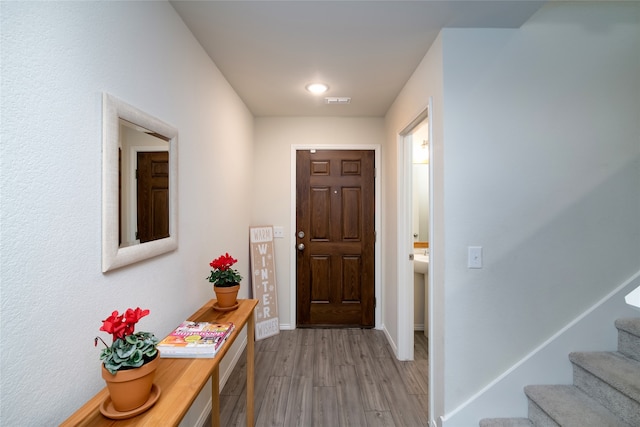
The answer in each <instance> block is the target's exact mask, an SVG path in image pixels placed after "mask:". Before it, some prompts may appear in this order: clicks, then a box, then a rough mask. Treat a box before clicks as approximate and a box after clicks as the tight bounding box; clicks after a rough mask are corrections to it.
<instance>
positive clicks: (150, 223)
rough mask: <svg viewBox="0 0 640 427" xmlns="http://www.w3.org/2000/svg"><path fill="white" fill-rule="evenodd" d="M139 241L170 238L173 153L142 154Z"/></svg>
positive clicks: (139, 186) (139, 171)
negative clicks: (171, 161) (170, 172)
mask: <svg viewBox="0 0 640 427" xmlns="http://www.w3.org/2000/svg"><path fill="white" fill-rule="evenodd" d="M137 161H138V166H137V171H136V178H137V183H138V185H137V187H138V188H137V190H138V197H137V199H138V203H137V204H138V235H137V237H138V239H140V243H144V242H149V241H151V240H157V239H164V238H165V237H169V152H167V151H158V152H138V159H137Z"/></svg>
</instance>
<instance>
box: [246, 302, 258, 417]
mask: <svg viewBox="0 0 640 427" xmlns="http://www.w3.org/2000/svg"><path fill="white" fill-rule="evenodd" d="M255 326H256V321H255V318H254V313H253V311H252V312H251V315H250V316H249V321H248V322H247V427H253V388H254V375H255V372H254V351H255Z"/></svg>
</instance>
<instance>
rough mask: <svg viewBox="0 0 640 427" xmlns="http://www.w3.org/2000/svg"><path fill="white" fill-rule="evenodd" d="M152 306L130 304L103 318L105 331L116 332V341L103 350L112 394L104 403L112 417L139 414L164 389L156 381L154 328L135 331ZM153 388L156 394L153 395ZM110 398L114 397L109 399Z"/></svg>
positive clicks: (105, 412) (105, 374)
mask: <svg viewBox="0 0 640 427" xmlns="http://www.w3.org/2000/svg"><path fill="white" fill-rule="evenodd" d="M147 314H149V310H142V309H140V307H137V308H135V309H132V308H129V309H127V311H125V312H124V313H122V314H118V312H117V311H114V312H113V313H111V316H109V317H107V318H106V319H105V320H103V321H102V327H101V328H100V330H101V331H104V332H107V333H109V334H111V335H112V337H113V342H112V344H111V345H107V344H106V343H105V342H104V340H103V339H102V338H100V337H96V338H95V340H94V345H97V344H98V340H100V341H102V343H103V344H104V346H105V348H103V349H102V351H101V352H100V360H102V362H103V363H102V378H103V379H104V380H105V381H106V383H107V388H108V389H109V397H110V399H107V401H105V403H104V404H103V405H102V406H101V407H100V410H101V412H102V413H103V415H105V416H107V417H109V418H116V419H120V418H127V417H129V416H134V415H138V414H139V413H141V412H144V411H145V410H147V409H148V408H150V407H151V406H152V405H153V404H154V403H155V402H156V400H157V399H158V397H159V396H160V390H159V388H157V387H156V386H154V385H153V379H154V377H155V371H156V368H157V366H158V363H159V361H160V357H159V354H158V349H157V348H156V345H157V344H158V341H159V340H158V339H157V338H156V337H155V336H154V335H153V334H152V333H150V332H135V324H136V323H138V320H140V319H141V318H142V317H144V316H146V315H147ZM152 391H155V392H154V393H153V396H151V394H152ZM109 400H110V401H109Z"/></svg>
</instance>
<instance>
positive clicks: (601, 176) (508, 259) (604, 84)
mask: <svg viewBox="0 0 640 427" xmlns="http://www.w3.org/2000/svg"><path fill="white" fill-rule="evenodd" d="M639 7H640V5H638V3H632V4H628V3H627V4H623V3H611V2H609V3H606V4H596V3H590V4H588V5H586V4H582V3H560V2H557V3H556V2H554V3H551V4H548V5H546V6H545V7H543V8H542V9H541V10H540V11H539V12H538V13H537V14H536V15H535V16H534V17H533V18H532V19H531V20H530V21H529V22H527V23H526V24H525V25H524V26H523V27H522V28H520V29H516V30H496V29H445V30H443V31H442V32H441V34H440V36H439V39H438V40H436V42H435V43H434V45H433V46H432V47H431V48H430V50H429V52H428V53H427V55H426V56H425V58H424V60H423V61H422V63H421V65H420V66H419V67H418V69H417V70H416V72H415V73H414V74H413V76H412V77H411V79H410V80H409V82H408V83H407V85H406V86H405V88H404V89H403V90H402V92H401V93H400V95H399V96H398V98H397V99H396V101H395V103H394V105H393V107H392V108H391V110H390V111H389V113H388V114H387V117H386V123H387V140H388V141H394V142H397V141H398V139H397V134H398V132H399V131H400V130H401V129H403V127H404V126H406V124H408V123H410V122H411V120H412V119H413V118H415V116H416V115H417V114H418V113H419V112H420V111H421V110H422V109H423V108H424V105H425V104H426V98H427V97H428V96H433V99H434V108H433V112H432V116H433V119H434V128H433V132H434V139H433V143H434V156H433V158H432V163H431V166H432V167H433V168H434V176H433V179H434V183H433V184H434V188H433V198H434V203H435V211H434V219H433V221H434V229H433V230H432V231H433V235H432V236H431V239H430V240H431V241H432V245H431V271H430V272H431V275H432V278H431V280H432V282H431V286H432V288H433V289H432V292H433V294H432V301H433V310H432V311H433V313H432V319H431V320H432V323H433V331H432V334H431V340H430V345H431V354H430V356H431V374H432V376H431V377H430V380H431V387H432V389H431V396H432V399H433V400H434V402H433V404H434V411H433V413H432V415H431V418H432V419H433V420H437V421H438V423H439V424H442V422H443V420H438V418H439V417H443V419H444V423H445V424H446V425H447V426H449V425H450V426H462V425H465V426H466V425H477V422H478V420H479V418H480V417H482V416H487V412H488V411H494V415H495V416H499V415H501V412H505V411H506V412H508V411H509V410H510V409H509V408H508V405H500V404H499V403H498V402H500V399H494V400H493V401H492V402H491V405H492V406H490V407H489V408H487V407H486V406H484V407H482V406H481V405H480V407H478V406H477V405H474V403H475V402H474V399H477V398H478V394H481V393H482V391H483V387H485V386H490V385H491V384H493V381H494V380H496V379H497V378H499V377H500V376H501V375H502V374H505V373H506V374H508V373H509V370H510V368H512V367H514V366H516V365H517V364H519V363H522V362H523V361H524V360H526V359H528V358H531V359H533V360H534V361H535V363H536V366H534V367H528V368H527V371H528V373H529V374H530V373H531V372H536V370H537V372H540V370H544V369H545V368H546V367H547V365H546V363H547V362H548V360H549V354H548V353H545V354H544V357H532V355H531V353H530V352H531V351H533V350H534V349H536V350H540V348H538V347H539V346H542V345H543V344H545V343H546V340H547V339H548V338H549V337H551V336H554V334H556V333H559V332H560V331H564V328H565V326H566V325H568V324H570V322H572V321H573V320H574V319H576V318H579V317H580V316H581V315H582V314H583V313H584V312H585V311H586V310H591V309H592V308H593V307H595V306H606V307H611V306H614V307H616V308H618V309H620V306H619V304H618V305H616V304H615V301H613V302H612V303H609V302H608V301H607V302H606V303H603V302H602V301H603V300H602V299H603V298H604V297H605V296H612V295H613V296H614V298H619V297H620V295H623V294H624V292H623V291H626V290H627V289H630V288H631V287H632V286H633V285H634V284H635V285H637V283H636V282H637V279H635V281H634V280H632V279H633V277H635V275H636V273H637V272H638V268H639V266H640V262H639V261H640V259H639V257H638V253H640V222H638V220H637V219H638V218H639V217H640V191H638V188H639V185H638V184H639V183H640V78H639V77H638V76H640V57H639V55H640V38H639V19H640V18H639V17H640V14H639ZM398 153H401V151H400V150H398V151H397V152H396V153H395V156H396V158H395V159H394V153H393V152H392V150H389V152H387V154H388V156H387V157H386V159H385V166H386V167H387V173H388V177H389V178H390V179H388V180H387V181H386V184H385V189H386V191H388V192H392V191H393V189H394V188H396V186H397V183H394V182H392V181H393V179H394V177H395V176H396V175H397V167H395V165H397V164H398ZM386 223H387V232H389V233H392V232H393V231H394V225H395V224H396V223H397V220H396V218H393V217H392V216H391V215H390V216H387V218H386ZM395 241H396V239H395V238H389V239H388V242H389V243H390V244H393V243H394V242H395ZM475 245H479V246H483V248H484V268H483V269H481V270H469V269H467V268H466V261H467V260H466V254H467V247H468V246H475ZM389 250H390V251H394V252H395V251H397V249H396V248H389ZM396 274H397V273H396V271H392V269H391V268H390V269H388V270H387V271H386V277H385V279H386V280H387V281H388V282H391V281H393V280H394V278H395V277H396ZM387 289H388V292H387V294H386V295H387V297H386V302H387V304H389V305H390V306H393V299H394V295H395V296H397V293H395V291H396V290H397V289H398V287H393V286H389V287H388V288H387ZM616 291H617V292H618V293H616ZM611 304H613V305H611ZM445 313H446V317H445ZM619 313H620V315H625V314H628V313H627V312H626V311H625V310H624V309H620V312H619ZM389 314H390V312H389ZM445 320H446V321H445ZM386 323H387V325H388V324H389V323H390V322H386ZM583 323H585V324H587V325H589V322H586V321H585V322H583ZM609 326H610V328H611V332H610V333H611V335H615V332H614V329H613V325H612V324H611V325H609ZM573 330H574V329H571V331H573ZM576 335H577V336H578V337H577V338H576ZM566 336H569V337H570V338H568V339H570V340H574V341H573V342H572V344H574V345H581V344H582V345H585V346H586V348H587V349H588V348H591V347H592V346H595V347H598V346H601V345H603V343H605V342H606V343H610V342H611V336H607V337H604V338H602V339H595V338H594V337H591V336H590V335H589V334H588V333H585V331H584V330H580V332H579V333H573V335H571V334H570V333H565V334H563V335H562V336H561V339H562V338H564V337H566ZM559 347H561V346H557V345H547V346H546V347H545V349H544V350H545V351H547V350H548V348H554V349H555V350H557V349H558V348H559ZM556 356H557V357H562V358H563V361H564V360H566V357H567V356H566V351H565V349H564V348H562V349H561V350H560V351H558V352H557V354H556ZM479 367H480V368H479ZM556 368H557V365H555V366H554V367H553V368H552V370H553V369H556ZM563 369H565V370H569V371H568V374H567V372H566V371H562V372H560V371H558V370H556V371H555V372H553V373H551V374H550V375H551V376H556V377H559V378H565V377H566V376H567V375H569V376H570V367H569V366H568V364H566V363H565V364H564V365H563ZM508 382H509V381H502V383H508ZM514 384H516V383H515V382H512V383H511V384H509V386H510V387H511V388H509V387H506V388H504V389H502V390H500V393H501V394H500V393H497V396H499V397H502V398H504V397H506V396H509V395H511V396H513V395H516V394H520V393H522V387H521V385H517V386H516V387H515V388H514V387H513V386H514ZM502 385H503V384H501V386H502ZM494 397H495V396H494ZM503 402H504V400H503ZM483 403H487V401H485V402H483ZM518 411H523V412H520V413H519V415H521V416H523V415H525V414H526V411H525V410H524V409H523V408H522V406H518ZM502 415H504V414H502Z"/></svg>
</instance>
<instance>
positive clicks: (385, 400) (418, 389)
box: [209, 329, 428, 427]
mask: <svg viewBox="0 0 640 427" xmlns="http://www.w3.org/2000/svg"><path fill="white" fill-rule="evenodd" d="M427 349H428V345H427V339H426V337H425V336H424V334H423V333H422V332H416V333H415V360H414V361H412V362H400V361H398V360H396V358H395V357H394V356H393V354H392V352H391V348H390V347H389V344H388V343H387V340H386V338H385V337H384V333H383V332H382V331H377V330H374V329H296V330H294V331H280V334H278V335H276V336H273V337H270V338H267V339H265V340H262V341H258V342H256V353H255V371H256V375H255V417H256V418H255V425H256V427H264V426H282V427H285V426H286V427H289V426H301V427H312V426H315V427H320V426H327V427H356V426H372V427H373V426H385V427H393V426H395V427H418V426H427V425H428V421H427V420H428V416H427V408H428V396H427V392H428V379H427V376H428V350H427ZM245 360H246V358H245V357H244V356H242V357H241V358H240V362H238V365H236V367H235V368H234V371H233V373H232V375H231V376H230V378H229V380H228V381H227V384H226V385H225V387H224V389H223V390H222V391H221V396H220V422H221V424H222V425H223V426H244V425H245V422H246V421H245V420H246V397H245V396H246V395H245V393H246V389H245V385H246V365H245V363H244V362H245ZM209 425H210V424H209Z"/></svg>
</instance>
